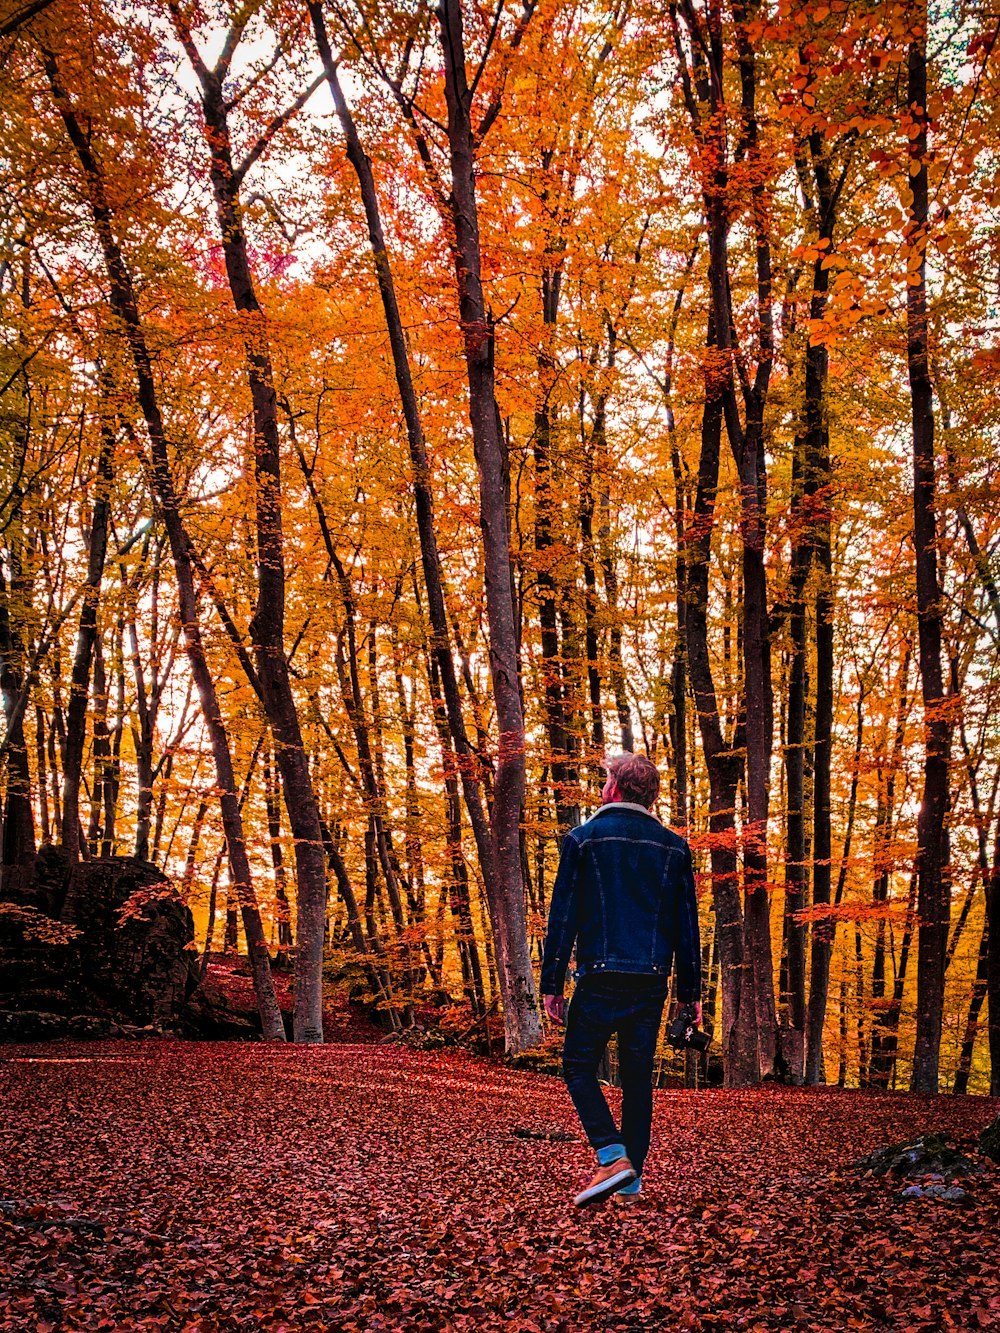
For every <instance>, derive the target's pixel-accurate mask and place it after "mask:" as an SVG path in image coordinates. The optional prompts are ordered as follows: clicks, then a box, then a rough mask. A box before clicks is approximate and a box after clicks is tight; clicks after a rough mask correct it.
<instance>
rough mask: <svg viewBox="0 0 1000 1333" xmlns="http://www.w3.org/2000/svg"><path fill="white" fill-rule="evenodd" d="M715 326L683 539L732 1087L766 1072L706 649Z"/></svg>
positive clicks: (730, 795) (730, 779)
mask: <svg viewBox="0 0 1000 1333" xmlns="http://www.w3.org/2000/svg"><path fill="white" fill-rule="evenodd" d="M714 346H715V337H714V323H713V321H712V320H711V319H710V320H709V331H708V338H707V350H706V368H705V408H704V414H703V417H702V427H701V457H700V460H699V464H698V488H697V492H696V495H695V502H694V509H693V510H692V511H691V515H690V521H689V524H688V526H687V529H686V530H685V533H684V544H685V556H684V560H685V567H686V571H687V584H686V586H687V599H688V600H687V607H686V611H685V618H686V625H687V656H688V663H689V669H690V673H691V687H692V692H693V694H694V702H695V707H696V709H697V713H698V727H699V730H700V732H701V742H702V749H703V751H704V755H705V765H706V768H707V770H708V781H709V809H710V814H709V830H710V832H711V834H712V844H711V848H712V850H711V862H712V896H713V901H714V905H715V928H716V938H717V940H718V950H719V964H720V971H721V979H722V1040H721V1043H720V1044H721V1047H722V1056H723V1062H724V1066H725V1077H726V1082H727V1084H729V1086H731V1087H741V1086H745V1085H747V1084H752V1083H756V1082H757V1081H758V1079H759V1077H760V1066H759V1061H758V1054H757V1044H756V1039H755V1038H756V1021H755V1019H754V1016H753V1008H752V1003H750V1001H749V1000H748V997H752V993H753V983H752V978H751V977H750V974H749V972H748V969H747V968H746V967H745V959H744V948H743V912H742V909H741V906H740V895H739V880H738V870H737V861H736V821H735V816H736V790H737V786H738V784H739V773H740V765H739V760H738V758H737V757H736V756H735V755H734V754H733V752H732V750H731V748H730V747H729V746H727V744H726V741H725V737H724V736H723V732H722V723H721V719H720V717H719V707H718V701H717V696H716V691H715V681H714V679H713V676H712V665H711V658H710V656H709V648H708V575H709V563H710V560H711V548H712V527H713V524H714V518H715V502H716V493H717V489H718V483H719V461H720V460H719V455H720V450H721V441H722V399H721V395H720V394H719V392H718V386H717V383H716V377H715V374H714V370H713V366H712V353H713V350H714Z"/></svg>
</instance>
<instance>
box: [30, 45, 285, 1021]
mask: <svg viewBox="0 0 1000 1333" xmlns="http://www.w3.org/2000/svg"><path fill="white" fill-rule="evenodd" d="M45 71H46V75H47V77H48V80H49V85H50V87H51V90H52V96H53V99H54V100H55V103H56V106H57V108H58V110H59V113H60V115H61V117H62V120H63V124H64V125H65V127H66V131H67V134H68V136H69V139H70V142H71V143H72V145H73V148H74V149H75V151H76V155H77V158H78V159H79V162H80V166H81V168H82V169H83V175H84V178H85V181H86V185H87V191H88V196H89V202H90V207H91V212H92V215H93V219H94V227H95V230H96V232H97V236H98V240H99V242H100V245H101V250H102V253H103V257H104V264H105V268H106V270H107V275H108V282H109V286H110V293H109V303H110V305H111V309H112V312H113V314H114V316H115V318H116V319H117V320H118V321H119V323H120V326H121V332H122V334H123V335H124V337H125V339H126V341H127V343H128V347H129V350H130V352H131V356H132V362H133V365H134V367H135V374H136V382H137V387H138V395H139V403H140V406H141V409H142V414H143V417H144V419H145V422H146V429H147V432H148V434H149V441H150V447H151V453H152V459H151V474H152V481H153V491H154V499H155V501H156V504H157V508H158V509H159V511H160V515H161V517H162V519H163V524H164V527H165V528H166V530H167V537H168V539H169V542H170V552H171V555H172V557H173V563H174V573H175V576H176V579H177V593H178V600H179V604H180V615H181V623H182V625H183V630H184V646H185V651H186V653H187V658H188V664H189V666H190V669H191V674H192V676H193V678H194V682H195V688H196V689H197V691H198V695H199V698H200V701H201V708H202V715H203V717H204V719H205V726H206V729H207V731H208V733H209V738H210V741H211V746H212V754H213V758H214V760H215V768H216V780H217V783H218V787H219V803H220V806H221V809H222V822H223V828H224V829H225V833H226V844H227V847H228V850H229V864H230V872H231V875H232V881H233V884H234V885H235V886H236V889H237V893H238V895H239V900H240V907H241V909H242V913H243V926H244V929H245V931H246V936H247V946H248V951H249V955H250V965H251V971H252V974H253V981H254V990H255V993H256V997H257V1005H258V1008H259V1010H260V1016H261V1024H262V1027H263V1031H264V1036H265V1038H266V1039H267V1040H269V1041H284V1039H285V1029H284V1024H283V1023H282V1020H281V1012H280V1010H279V1009H278V1002H277V998H276V996H275V993H274V981H273V978H272V976H271V966H270V959H269V957H268V953H267V944H266V942H265V939H264V928H263V923H262V922H261V919H260V912H259V910H258V907H257V900H256V897H255V896H254V891H253V883H252V880H251V876H250V862H249V859H248V857H247V850H246V840H245V837H244V833H243V820H242V817H241V814H240V810H239V804H238V800H237V796H236V782H235V776H234V774H233V762H232V755H231V753H230V750H229V737H228V735H227V734H226V728H225V723H224V722H223V718H222V712H221V709H220V707H219V700H218V695H217V692H216V689H215V679H214V676H213V673H212V670H211V668H210V666H209V664H208V659H207V656H206V654H205V646H204V643H203V641H202V637H201V629H200V626H199V622H198V598H197V593H196V591H195V582H194V568H193V563H192V560H191V554H190V549H189V545H188V538H187V533H186V532H185V531H184V525H183V522H182V519H181V515H180V507H179V501H178V496H177V492H176V488H175V485H174V477H173V471H172V469H171V465H170V458H169V454H168V451H167V440H166V432H165V430H164V425H163V418H162V415H161V413H160V405H159V400H158V396H157V391H156V381H155V378H154V374H153V365H152V361H151V359H150V355H149V349H148V347H147V345H146V339H145V335H144V332H143V328H142V323H141V321H140V318H139V310H138V306H137V304H136V299H135V291H134V288H133V283H132V275H131V273H130V272H129V269H128V267H127V265H126V263H125V260H124V257H123V255H122V252H121V248H120V246H119V244H118V241H117V240H116V239H115V234H114V227H113V216H114V215H113V213H112V210H111V207H110V206H109V204H108V202H107V197H106V192H105V185H104V177H103V175H102V172H101V168H100V166H99V164H98V160H97V158H96V157H95V155H94V150H93V147H92V144H91V140H90V138H89V137H88V135H87V134H86V133H85V132H84V131H83V129H82V128H81V126H80V123H79V121H78V120H77V117H76V115H75V114H74V112H73V109H72V107H71V104H70V102H69V99H68V97H67V95H66V93H65V92H64V90H63V89H62V87H61V85H60V80H59V71H58V68H57V66H56V62H55V59H54V57H53V56H52V55H51V54H49V53H46V54H45Z"/></svg>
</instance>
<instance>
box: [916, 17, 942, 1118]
mask: <svg viewBox="0 0 1000 1333" xmlns="http://www.w3.org/2000/svg"><path fill="white" fill-rule="evenodd" d="M921 22H922V24H923V31H922V32H921V34H920V36H919V37H918V38H917V39H916V40H915V41H913V42H912V43H911V44H910V48H909V53H908V58H907V106H908V113H909V116H910V117H911V119H912V120H913V122H914V126H915V128H916V129H917V133H916V134H915V135H912V136H911V137H910V140H909V159H910V177H909V186H910V189H911V190H912V192H913V203H912V206H911V208H910V210H909V214H910V217H909V224H908V226H907V248H908V253H909V262H908V265H907V291H906V327H907V342H906V364H907V370H908V372H909V379H910V400H911V405H912V417H913V544H914V552H915V561H916V582H917V632H918V642H919V662H920V682H921V691H922V695H923V704H924V789H923V796H922V799H921V802H920V810H919V813H918V815H917V918H918V927H917V1036H916V1046H915V1049H914V1054H913V1077H912V1080H911V1083H910V1088H911V1091H913V1092H924V1093H927V1092H937V1090H938V1066H939V1061H940V1053H941V1025H942V1021H943V1013H944V978H945V967H944V960H945V952H946V950H947V947H948V921H949V914H950V904H951V893H950V884H949V881H948V871H947V866H948V834H947V829H946V818H947V813H948V760H949V755H950V750H951V727H950V724H949V722H948V718H947V714H946V711H945V709H946V703H945V697H944V686H943V681H942V671H941V630H942V610H941V589H940V587H939V585H938V569H937V518H936V501H935V476H934V409H933V393H932V388H931V377H930V366H929V362H928V348H927V281H926V250H927V241H928V227H927V119H928V117H927V110H926V107H927V53H926V47H927V31H926V29H927V11H926V7H925V6H922V7H921Z"/></svg>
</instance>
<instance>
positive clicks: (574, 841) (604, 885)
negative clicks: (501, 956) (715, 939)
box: [541, 801, 701, 1004]
mask: <svg viewBox="0 0 1000 1333" xmlns="http://www.w3.org/2000/svg"><path fill="white" fill-rule="evenodd" d="M574 943H575V944H576V975H577V976H578V977H579V976H583V975H584V974H585V973H588V972H633V973H645V974H650V975H662V976H664V977H667V976H669V975H670V968H671V964H672V963H674V964H675V965H676V969H677V998H678V1000H680V1001H681V1003H684V1004H686V1003H689V1002H692V1001H696V1000H700V999H701V943H700V939H699V933H698V903H697V898H696V896H695V886H694V869H693V867H692V864H691V849H690V848H689V847H688V845H687V843H686V842H685V841H684V839H683V838H681V837H679V836H678V835H677V834H676V833H673V832H671V830H670V829H668V828H665V827H664V826H663V825H662V824H661V823H660V821H659V820H658V819H657V818H656V816H655V815H653V814H651V813H650V812H649V811H648V810H646V809H645V807H643V806H641V805H633V804H631V803H630V802H626V801H620V802H615V803H612V804H608V805H602V806H601V807H600V809H599V810H597V811H596V812H595V813H594V814H593V815H592V816H591V817H590V819H588V820H587V821H586V823H584V824H581V825H580V826H579V827H578V828H575V829H571V830H570V831H569V833H567V834H566V837H565V838H564V840H563V845H562V854H561V856H560V858H559V872H558V874H557V875H556V882H555V884H554V885H553V887H552V901H551V902H550V904H549V926H548V931H547V933H546V936H545V952H544V954H543V957H542V978H541V989H542V994H543V995H561V994H562V989H563V985H564V984H565V981H566V969H567V967H568V966H569V958H570V953H571V952H572V950H573V945H574Z"/></svg>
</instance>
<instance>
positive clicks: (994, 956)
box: [986, 831, 1000, 1097]
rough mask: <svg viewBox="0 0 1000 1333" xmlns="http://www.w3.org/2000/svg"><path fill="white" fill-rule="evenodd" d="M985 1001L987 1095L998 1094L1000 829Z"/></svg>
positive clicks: (989, 895)
mask: <svg viewBox="0 0 1000 1333" xmlns="http://www.w3.org/2000/svg"><path fill="white" fill-rule="evenodd" d="M986 930H987V947H986V997H987V998H986V1002H987V1004H988V1005H989V1044H990V1096H991V1097H1000V831H998V832H997V836H996V841H995V842H994V845H993V866H992V869H991V871H990V878H989V884H988V885H987V889H986Z"/></svg>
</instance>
